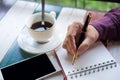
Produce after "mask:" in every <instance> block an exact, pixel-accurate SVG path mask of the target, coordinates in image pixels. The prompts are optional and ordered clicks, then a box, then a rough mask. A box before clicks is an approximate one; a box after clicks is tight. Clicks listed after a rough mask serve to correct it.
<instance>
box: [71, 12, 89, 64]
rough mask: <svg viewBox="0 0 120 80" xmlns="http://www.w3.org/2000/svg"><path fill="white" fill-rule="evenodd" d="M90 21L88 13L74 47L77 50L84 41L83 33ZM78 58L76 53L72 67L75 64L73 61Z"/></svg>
mask: <svg viewBox="0 0 120 80" xmlns="http://www.w3.org/2000/svg"><path fill="white" fill-rule="evenodd" d="M90 19H91V13H88V14H87V16H86V19H85V23H84V26H83V28H82V32H81V35H80V37H79V42H78V43H76V47H77V48H78V47H79V45H80V44H81V43H82V41H83V40H84V39H85V33H86V30H87V27H88V24H89V22H90ZM77 57H78V53H77V52H76V53H75V54H74V56H73V59H72V65H74V63H75V60H76V59H77Z"/></svg>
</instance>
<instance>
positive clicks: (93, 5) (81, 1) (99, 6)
mask: <svg viewBox="0 0 120 80" xmlns="http://www.w3.org/2000/svg"><path fill="white" fill-rule="evenodd" d="M37 1H38V2H40V1H41V0H37ZM75 1H76V2H77V4H76V3H75ZM46 3H52V4H58V5H63V6H72V7H75V6H77V7H78V8H86V9H93V10H101V11H108V10H110V9H112V8H115V7H118V6H120V3H113V2H104V1H97V0H46Z"/></svg>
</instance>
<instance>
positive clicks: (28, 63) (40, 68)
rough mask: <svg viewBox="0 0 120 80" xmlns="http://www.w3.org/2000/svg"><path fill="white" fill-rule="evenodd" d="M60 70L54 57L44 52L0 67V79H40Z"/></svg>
mask: <svg viewBox="0 0 120 80" xmlns="http://www.w3.org/2000/svg"><path fill="white" fill-rule="evenodd" d="M60 70H61V68H60V67H59V65H58V63H57V62H56V61H55V58H54V57H53V56H52V55H48V54H46V53H45V54H41V55H37V56H34V57H32V58H29V59H25V60H23V61H20V62H18V63H15V64H12V65H10V66H7V67H4V68H2V69H0V80H41V79H43V78H45V77H47V76H49V75H52V74H54V73H56V72H58V71H60Z"/></svg>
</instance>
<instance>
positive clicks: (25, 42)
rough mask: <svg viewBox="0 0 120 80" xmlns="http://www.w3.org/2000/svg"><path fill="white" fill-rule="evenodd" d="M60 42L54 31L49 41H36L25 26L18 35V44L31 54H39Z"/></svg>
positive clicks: (52, 48) (50, 49) (53, 47)
mask: <svg viewBox="0 0 120 80" xmlns="http://www.w3.org/2000/svg"><path fill="white" fill-rule="evenodd" d="M60 43H61V40H60V39H59V36H58V35H57V34H56V33H54V35H53V37H52V38H51V39H50V41H49V42H47V43H44V44H40V43H38V42H36V41H35V40H34V39H33V38H32V37H31V36H30V35H29V33H28V31H27V28H24V29H23V30H22V32H21V33H20V35H19V36H18V45H19V47H20V48H21V49H23V50H24V51H26V52H29V53H31V54H41V53H46V52H49V51H52V50H54V49H55V48H56V47H58V46H59V45H60Z"/></svg>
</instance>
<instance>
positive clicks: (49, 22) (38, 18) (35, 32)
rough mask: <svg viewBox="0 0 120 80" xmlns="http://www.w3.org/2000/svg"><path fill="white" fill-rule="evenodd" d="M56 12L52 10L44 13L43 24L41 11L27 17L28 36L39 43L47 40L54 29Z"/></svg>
mask: <svg viewBox="0 0 120 80" xmlns="http://www.w3.org/2000/svg"><path fill="white" fill-rule="evenodd" d="M55 17H56V13H55V12H54V11H52V12H50V13H47V12H45V14H44V26H43V25H42V13H41V12H39V13H34V14H32V15H31V17H30V18H29V20H28V22H27V24H26V26H27V29H28V32H29V34H30V36H31V37H32V38H33V39H34V40H35V41H37V42H39V43H46V42H48V41H49V40H50V39H51V38H52V36H53V34H54V31H55V22H56V19H55Z"/></svg>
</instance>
